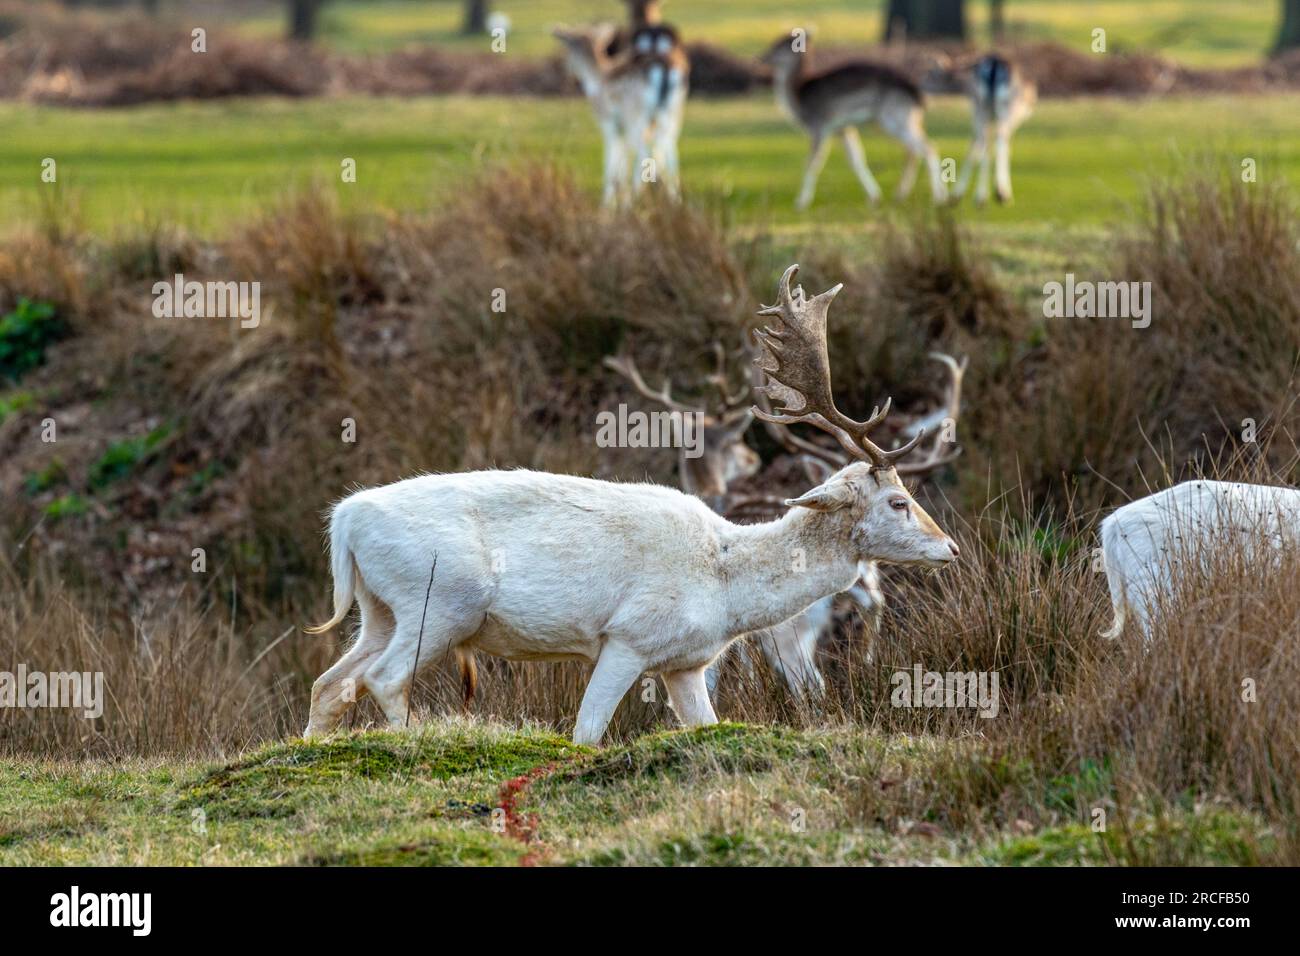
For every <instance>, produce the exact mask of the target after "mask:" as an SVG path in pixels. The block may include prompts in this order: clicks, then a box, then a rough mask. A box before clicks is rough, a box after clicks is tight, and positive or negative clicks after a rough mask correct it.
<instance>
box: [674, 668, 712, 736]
mask: <svg viewBox="0 0 1300 956" xmlns="http://www.w3.org/2000/svg"><path fill="white" fill-rule="evenodd" d="M707 670H708V668H707V667H696V668H694V669H693V670H689V671H674V672H673V673H671V674H664V675H663V679H664V686H665V687H667V688H668V706H669V707H671V708H672V709H673V713H675V714H676V715H677V719H678V720H680V721H681V722H682V725H683V726H686V727H702V726H705V725H708V724H716V723H717V722H718V715H717V714H715V713H714V712H713V704H712V703H711V702H710V700H709V687H708V681H707V679H706V677H705V671H707Z"/></svg>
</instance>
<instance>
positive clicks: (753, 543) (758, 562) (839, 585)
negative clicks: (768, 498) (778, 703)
mask: <svg viewBox="0 0 1300 956" xmlns="http://www.w3.org/2000/svg"><path fill="white" fill-rule="evenodd" d="M826 518H827V516H824V515H817V514H816V513H815V512H812V511H809V510H807V509H805V508H793V509H791V510H790V511H789V512H787V513H786V515H785V516H784V517H782V518H780V519H778V520H776V521H771V522H768V523H766V524H760V525H732V526H731V527H730V528H728V530H727V533H726V534H724V535H723V537H722V540H721V553H720V555H719V571H720V575H721V582H720V583H721V585H722V598H723V601H724V602H725V606H726V610H727V615H728V620H729V621H732V622H734V623H735V629H736V630H735V633H744V632H747V631H755V630H758V629H760V628H764V627H771V626H773V625H774V624H779V623H781V622H782V621H785V620H788V619H789V618H791V617H793V616H794V615H796V614H798V613H799V612H800V611H802V610H804V609H805V608H807V607H808V606H809V605H810V604H813V603H814V602H816V601H818V600H820V599H821V598H823V597H825V596H826V595H828V594H837V593H839V592H840V591H844V590H847V589H848V588H849V587H851V586H852V584H853V582H854V581H855V580H857V576H858V566H857V557H856V555H855V553H854V550H853V548H852V546H851V545H850V543H849V536H848V528H847V527H846V528H844V529H838V528H836V527H835V526H834V524H835V523H834V522H833V521H830V520H826ZM818 519H821V520H818Z"/></svg>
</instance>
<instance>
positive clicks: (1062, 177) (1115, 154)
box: [0, 94, 1300, 240]
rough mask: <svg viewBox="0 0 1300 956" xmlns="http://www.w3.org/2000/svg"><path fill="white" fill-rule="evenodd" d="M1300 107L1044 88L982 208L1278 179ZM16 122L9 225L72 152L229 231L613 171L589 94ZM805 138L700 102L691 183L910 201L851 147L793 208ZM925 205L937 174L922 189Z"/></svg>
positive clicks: (0, 216)
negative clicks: (254, 217)
mask: <svg viewBox="0 0 1300 956" xmlns="http://www.w3.org/2000/svg"><path fill="white" fill-rule="evenodd" d="M1298 114H1300V96H1297V95H1294V94H1291V95H1275V96H1267V97H1214V98H1205V99H1190V98H1173V99H1161V100H1148V101H1141V100H1118V99H1105V98H1089V99H1077V100H1050V101H1045V102H1043V103H1041V104H1040V106H1039V109H1038V111H1037V113H1036V114H1035V115H1034V116H1033V117H1032V118H1031V120H1030V121H1029V122H1028V123H1027V124H1026V125H1025V126H1024V128H1023V129H1022V130H1021V131H1020V133H1019V134H1018V136H1017V138H1016V140H1015V143H1014V152H1015V160H1014V167H1013V168H1014V176H1015V186H1016V203H1015V204H1014V205H1013V206H1010V207H1006V208H999V207H990V208H989V209H986V210H984V211H975V210H973V209H971V208H969V207H968V208H967V214H968V216H969V218H970V219H971V220H972V221H976V222H981V223H991V224H994V225H996V226H998V227H999V228H998V231H999V232H1005V233H1006V234H1008V235H1024V236H1026V237H1027V238H1029V239H1031V240H1032V239H1034V238H1035V237H1040V236H1059V235H1060V233H1061V231H1062V230H1063V229H1067V228H1069V229H1082V230H1085V231H1087V230H1089V229H1092V228H1095V227H1098V226H1101V225H1104V224H1106V223H1109V222H1115V221H1120V220H1123V219H1124V218H1126V217H1127V215H1128V212H1129V209H1130V207H1131V203H1132V202H1133V201H1134V200H1135V199H1136V198H1137V197H1138V196H1139V195H1140V193H1141V191H1142V188H1143V184H1144V182H1145V181H1146V180H1147V179H1149V178H1151V177H1159V176H1162V175H1165V174H1167V173H1169V172H1170V171H1172V170H1174V169H1176V168H1177V167H1179V166H1181V165H1183V164H1185V163H1186V162H1187V161H1189V160H1191V159H1194V158H1196V157H1199V156H1202V155H1206V154H1209V155H1212V156H1213V157H1214V161H1215V162H1217V163H1220V164H1222V165H1224V167H1225V168H1227V169H1229V170H1235V169H1237V168H1238V167H1239V164H1240V162H1241V159H1242V158H1244V157H1251V158H1254V159H1255V160H1256V161H1257V163H1258V168H1259V178H1260V180H1261V181H1266V180H1268V179H1269V178H1271V177H1284V178H1285V179H1287V180H1289V181H1290V182H1292V183H1294V182H1297V181H1298V180H1300V129H1298V128H1297V127H1296V124H1295V116H1296V115H1298ZM1208 117H1213V122H1212V123H1210V122H1208V120H1207V118H1208ZM928 125H929V129H930V132H931V135H932V136H933V138H934V140H935V142H936V145H937V147H938V148H939V150H940V153H941V155H943V156H944V157H953V158H957V159H960V158H963V157H964V155H965V148H966V136H967V128H968V123H967V119H966V109H965V107H964V105H963V103H962V102H961V101H960V100H959V99H957V98H954V97H946V98H938V99H937V101H936V102H935V104H934V106H933V108H932V110H931V114H930V118H929V123H928ZM0 128H3V129H5V130H6V136H5V137H4V138H3V139H0V231H8V230H12V229H13V228H14V227H16V226H19V225H21V224H24V223H30V222H32V221H34V220H35V217H36V216H37V215H38V214H39V210H40V209H41V207H42V205H43V204H44V202H45V200H48V199H49V198H50V197H51V196H52V195H53V191H54V189H55V187H52V186H50V185H48V184H43V183H42V182H41V179H40V173H41V161H42V159H44V158H45V157H52V158H54V159H55V160H56V161H57V163H58V179H59V185H58V189H59V191H60V194H61V197H62V200H63V201H64V202H65V203H66V204H67V205H68V206H70V207H71V208H72V209H74V210H77V211H78V215H79V216H80V217H81V220H82V221H83V223H84V225H85V226H86V227H87V228H89V229H91V230H92V231H95V232H99V233H109V232H113V231H116V230H129V229H131V228H133V227H136V226H140V225H144V224H149V223H154V222H159V221H161V222H176V223H179V224H181V225H184V226H186V227H188V228H191V229H194V230H196V231H200V232H205V233H206V232H211V231H220V230H222V229H223V228H225V227H228V226H231V225H232V224H237V223H239V222H240V221H242V220H244V219H246V218H247V217H249V216H250V215H251V214H253V213H254V212H255V211H257V210H258V209H260V208H262V207H263V206H264V205H265V203H266V202H267V201H269V200H273V199H275V198H277V197H282V196H284V195H285V194H286V193H287V192H290V191H292V190H293V189H294V188H296V187H299V186H303V185H307V184H310V183H312V182H320V183H327V184H330V183H332V184H333V188H334V189H335V190H336V191H337V192H338V194H339V197H340V200H341V202H342V203H343V205H344V206H345V207H350V208H356V209H372V208H376V207H378V208H383V209H390V210H400V211H405V210H419V209H424V208H427V207H429V206H430V205H431V204H434V203H437V202H438V201H440V199H443V198H445V197H447V196H448V195H451V194H453V193H454V192H455V191H456V189H457V188H458V187H459V186H460V184H462V183H463V182H464V181H465V178H466V177H467V176H469V175H472V174H473V173H474V172H475V171H476V170H478V169H481V168H482V167H483V166H484V165H485V164H490V163H492V162H497V161H504V162H522V161H537V160H541V161H548V162H556V163H559V164H561V165H564V166H567V167H570V168H572V169H573V170H575V171H576V172H577V174H578V175H579V176H580V177H581V179H582V181H583V182H584V183H586V184H587V185H589V187H590V188H591V189H592V190H593V191H594V190H597V189H598V187H599V162H600V161H599V154H600V143H599V139H598V136H597V132H596V128H595V124H594V123H593V122H592V119H591V115H590V112H589V110H588V108H587V105H586V104H585V103H584V102H583V101H581V100H577V99H560V100H550V99H547V100H531V99H530V100H523V101H520V100H509V99H496V98H478V97H446V98H444V97H425V98H417V99H358V98H348V99H315V100H303V101H295V100H279V99H257V100H227V101H218V102H203V103H184V104H179V105H151V106H145V107H139V108H133V109H125V110H99V111H81V110H63V109H50V108H39V107H33V106H30V105H19V104H13V103H6V104H3V105H0ZM805 150H806V141H805V140H804V139H803V137H802V136H801V134H799V133H798V132H797V131H795V130H794V129H793V128H792V127H791V126H789V124H787V123H786V122H785V120H784V119H783V118H782V117H781V116H780V115H779V114H778V113H777V111H776V108H775V106H774V105H773V103H772V102H771V101H770V99H769V98H768V97H766V96H755V97H753V98H748V99H742V100H721V101H720V100H697V101H693V102H692V103H691V104H690V105H689V107H688V115H687V120H686V128H685V132H684V134H683V140H682V162H683V176H684V181H685V184H686V188H687V190H688V192H690V193H691V194H693V195H695V196H696V197H708V198H710V199H717V200H721V201H723V202H724V203H725V206H726V208H727V210H728V213H729V215H730V216H731V218H732V219H733V221H735V222H737V223H738V224H740V225H747V224H749V225H771V226H773V227H776V228H778V229H780V230H781V231H783V232H787V233H791V234H798V233H801V232H813V233H816V232H818V231H821V230H823V229H826V228H827V227H836V228H837V229H839V230H840V231H841V232H843V231H845V230H848V231H852V229H853V227H856V226H858V225H860V224H865V223H871V222H876V221H879V220H880V219H881V218H882V217H883V216H886V215H888V213H889V210H890V209H891V208H894V207H895V205H896V204H894V203H893V202H892V201H890V202H887V203H886V204H885V206H884V208H883V209H881V210H872V209H870V208H869V207H868V205H867V203H866V201H865V198H864V197H863V195H862V193H861V190H860V188H859V186H858V184H857V182H856V180H855V179H854V178H853V175H852V173H851V171H850V170H849V167H848V164H847V162H846V161H845V159H844V156H843V153H842V151H840V150H838V149H837V151H836V152H835V153H834V154H832V157H831V159H830V161H829V163H828V164H827V167H826V170H825V172H824V174H823V176H822V179H821V184H820V188H819V192H818V197H817V201H816V203H815V204H814V206H813V208H812V209H811V210H810V211H809V212H808V213H807V214H801V213H798V212H796V211H795V209H794V196H795V192H796V190H797V188H798V183H799V177H800V171H801V165H802V162H803V159H804V153H805ZM867 154H868V159H869V161H870V162H871V164H872V167H873V170H874V171H875V172H876V174H877V177H878V178H879V179H880V181H881V184H882V186H883V187H884V188H885V189H886V190H887V191H888V190H889V189H890V188H891V187H892V186H893V185H894V184H895V183H896V182H897V179H898V176H899V173H900V170H901V167H902V161H903V153H902V150H901V148H900V147H899V146H898V145H897V144H895V143H894V142H892V141H891V140H888V139H886V138H885V137H883V136H882V135H880V134H878V133H877V134H871V135H869V136H868V138H867ZM344 158H353V159H355V160H356V161H357V171H358V178H357V182H356V183H354V184H344V183H342V182H341V176H340V163H341V162H342V160H343V159H344ZM926 202H928V198H927V197H926V189H925V187H924V182H923V180H922V182H921V183H919V184H918V188H917V190H916V193H915V194H914V196H913V198H912V204H913V205H915V206H918V207H920V206H923V205H924V204H925V203H926Z"/></svg>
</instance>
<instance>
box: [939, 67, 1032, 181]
mask: <svg viewBox="0 0 1300 956" xmlns="http://www.w3.org/2000/svg"><path fill="white" fill-rule="evenodd" d="M934 58H935V65H934V66H933V67H932V68H931V69H930V70H929V72H928V73H927V74H926V80H925V84H924V85H925V86H926V88H928V89H933V90H936V91H940V92H951V93H964V94H965V95H966V96H968V97H969V98H970V104H971V126H972V136H971V145H970V152H969V153H968V154H967V156H966V163H965V165H964V166H963V167H962V171H961V176H960V177H959V178H958V180H957V185H956V187H955V188H954V189H953V198H955V199H960V198H961V197H962V196H964V195H966V190H967V189H968V188H969V187H970V181H971V177H972V176H973V175H974V174H975V166H976V164H978V165H979V181H978V182H977V183H976V186H975V203H976V204H977V205H980V206H983V205H984V204H985V203H987V202H988V200H989V140H990V139H992V140H993V153H994V165H995V167H996V173H995V177H996V183H997V188H996V190H995V195H996V197H997V200H998V202H1000V203H1009V202H1011V198H1012V197H1011V137H1012V135H1013V134H1014V133H1015V131H1016V130H1017V129H1019V128H1020V125H1021V124H1022V123H1023V122H1024V121H1025V120H1027V119H1028V118H1029V116H1030V114H1031V113H1033V111H1034V106H1035V105H1036V104H1037V102H1038V87H1037V86H1036V85H1035V84H1034V82H1033V81H1032V80H1030V79H1028V78H1027V77H1026V76H1025V75H1024V73H1023V72H1022V71H1021V69H1020V67H1019V66H1017V65H1016V64H1015V63H1013V62H1012V61H1011V60H1008V59H1007V58H1006V57H1004V56H1001V55H999V54H997V53H988V54H985V55H983V56H980V57H979V58H978V59H974V60H971V59H969V58H966V59H964V60H953V59H952V58H950V57H948V56H946V55H944V54H935V55H934Z"/></svg>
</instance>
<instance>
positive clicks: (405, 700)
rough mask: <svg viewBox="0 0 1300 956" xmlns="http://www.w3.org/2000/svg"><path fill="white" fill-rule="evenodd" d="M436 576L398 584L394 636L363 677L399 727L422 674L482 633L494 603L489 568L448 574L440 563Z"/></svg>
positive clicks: (449, 570)
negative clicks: (412, 691)
mask: <svg viewBox="0 0 1300 956" xmlns="http://www.w3.org/2000/svg"><path fill="white" fill-rule="evenodd" d="M434 575H435V576H434V578H433V581H432V584H431V585H430V586H428V587H427V588H426V584H425V582H424V581H419V582H415V581H413V580H412V581H408V582H404V585H405V586H402V585H398V586H396V587H395V588H394V591H395V595H396V596H394V597H393V600H392V601H391V602H390V606H391V607H392V609H393V616H394V617H395V618H396V627H395V628H394V631H393V637H392V639H391V640H390V641H389V642H388V646H387V647H385V648H384V651H383V653H382V654H380V655H379V656H378V657H377V658H376V659H374V660H373V662H372V663H371V664H370V666H369V667H368V668H367V669H366V671H365V674H364V676H363V680H364V681H365V685H366V690H368V691H369V692H370V693H371V694H372V695H373V696H374V698H375V702H376V703H377V704H379V707H380V709H382V710H383V712H384V717H385V718H387V720H388V722H389V724H392V725H395V726H401V725H404V724H405V723H406V719H407V714H408V712H409V710H410V700H411V690H412V684H414V682H415V678H416V676H418V675H419V673H420V671H422V670H423V669H424V668H425V667H427V666H428V665H429V664H430V663H433V662H436V661H444V660H448V659H450V658H451V657H452V656H453V652H454V650H455V648H456V647H457V646H458V645H460V644H462V643H464V642H465V641H467V640H469V639H470V638H471V637H473V636H474V635H475V634H477V633H478V632H479V630H480V629H481V628H482V626H483V622H484V620H485V619H486V616H487V610H488V607H489V605H490V603H491V598H490V590H491V583H490V576H489V575H488V574H487V571H486V568H480V567H477V566H475V565H473V564H469V565H462V566H461V567H459V568H452V567H449V568H447V569H446V571H445V572H444V569H443V567H442V566H441V565H438V566H437V567H436V568H435V569H434ZM426 590H427V592H428V598H427V601H426V598H425V593H426ZM417 654H418V660H417Z"/></svg>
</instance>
